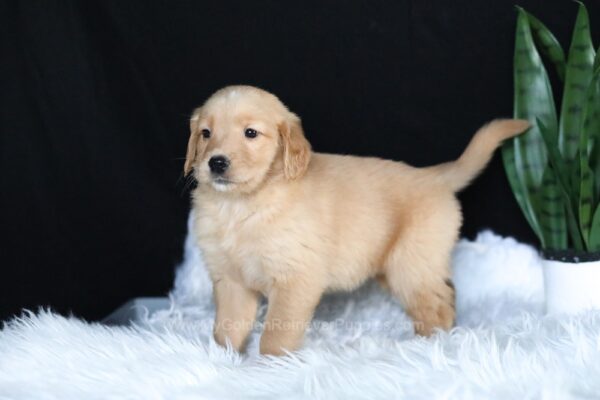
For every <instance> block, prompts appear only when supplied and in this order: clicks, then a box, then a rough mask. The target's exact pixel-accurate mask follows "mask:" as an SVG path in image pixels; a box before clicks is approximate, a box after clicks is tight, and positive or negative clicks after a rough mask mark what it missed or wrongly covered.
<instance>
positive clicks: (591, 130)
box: [582, 53, 600, 199]
mask: <svg viewBox="0 0 600 400" xmlns="http://www.w3.org/2000/svg"><path fill="white" fill-rule="evenodd" d="M599 54H600V53H599ZM596 58H597V59H598V58H600V57H599V56H596ZM582 135H585V136H586V137H587V138H588V146H587V148H588V150H589V158H590V160H589V165H590V166H591V168H592V170H593V172H594V195H595V198H596V199H600V67H598V68H597V69H596V70H595V72H594V75H593V77H592V82H591V83H590V87H589V88H588V93H587V100H586V107H585V116H584V119H583V129H582Z"/></svg>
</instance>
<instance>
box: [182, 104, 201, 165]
mask: <svg viewBox="0 0 600 400" xmlns="http://www.w3.org/2000/svg"><path fill="white" fill-rule="evenodd" d="M199 119H200V108H197V109H195V110H194V113H193V114H192V117H191V118H190V138H189V140H188V145H187V152H186V154H185V164H184V166H183V175H184V176H187V175H188V174H189V173H190V172H191V171H192V165H193V164H194V162H195V161H196V157H197V156H198V139H199V138H200V129H199V128H198V120H199Z"/></svg>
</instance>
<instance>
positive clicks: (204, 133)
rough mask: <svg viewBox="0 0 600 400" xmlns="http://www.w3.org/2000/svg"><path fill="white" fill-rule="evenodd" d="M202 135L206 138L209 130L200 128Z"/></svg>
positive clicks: (208, 135)
mask: <svg viewBox="0 0 600 400" xmlns="http://www.w3.org/2000/svg"><path fill="white" fill-rule="evenodd" d="M202 137H204V139H208V138H209V137H210V131H209V130H208V129H202Z"/></svg>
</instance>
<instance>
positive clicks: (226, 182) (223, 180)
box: [212, 177, 235, 185]
mask: <svg viewBox="0 0 600 400" xmlns="http://www.w3.org/2000/svg"><path fill="white" fill-rule="evenodd" d="M212 181H213V183H216V184H217V185H231V184H233V183H235V182H234V181H232V180H230V179H227V178H223V177H218V178H213V180H212Z"/></svg>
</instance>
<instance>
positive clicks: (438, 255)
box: [185, 86, 528, 354]
mask: <svg viewBox="0 0 600 400" xmlns="http://www.w3.org/2000/svg"><path fill="white" fill-rule="evenodd" d="M527 127H528V123H527V122H526V121H519V120H497V121H493V122H491V123H490V124H488V125H486V126H484V127H483V128H481V129H480V130H479V131H478V132H477V133H476V135H475V137H474V138H473V140H472V141H471V143H470V144H469V145H468V147H467V149H466V150H465V152H464V153H463V155H462V156H461V157H460V158H459V159H458V160H456V161H454V162H450V163H445V164H440V165H436V166H433V167H428V168H414V167H411V166H409V165H407V164H404V163H401V162H393V161H387V160H381V159H377V158H361V157H353V156H341V155H333V154H321V153H314V152H311V149H310V145H309V143H308V142H307V141H306V139H305V137H304V134H303V131H302V127H301V124H300V120H299V118H298V117H297V116H296V115H295V114H293V113H291V112H290V111H289V110H288V109H287V108H286V107H285V106H284V105H283V104H282V103H281V102H280V101H279V99H277V98H276V97H275V96H273V95H272V94H270V93H267V92H265V91H262V90H260V89H257V88H253V87H249V86H230V87H226V88H224V89H221V90H220V91H218V92H216V93H215V94H214V95H213V96H211V97H210V98H209V99H208V100H207V102H206V103H205V104H204V105H203V106H202V107H199V108H198V109H196V110H195V111H194V114H193V115H192V118H191V122H190V128H191V134H190V140H189V144H188V151H187V159H186V163H185V172H186V174H187V173H189V172H191V171H192V170H193V172H194V177H195V179H196V180H197V181H198V187H197V188H196V189H195V190H194V192H193V196H192V197H193V207H194V208H195V211H196V212H195V215H196V220H195V223H194V226H195V230H196V234H197V237H198V244H199V247H200V248H201V250H202V253H203V255H204V259H205V262H206V265H207V267H208V269H209V273H210V276H211V279H212V281H213V284H214V295H215V301H216V305H217V315H216V320H215V328H214V333H215V338H216V340H217V341H218V342H219V343H221V344H224V343H226V342H227V341H229V342H231V344H232V345H233V347H234V348H235V349H238V350H241V349H243V347H244V344H245V341H246V338H247V336H248V333H249V331H250V329H251V328H252V324H253V322H254V318H255V314H256V310H257V306H258V301H259V299H260V296H261V295H264V296H266V297H267V299H268V303H269V305H268V312H267V316H266V321H265V327H264V331H263V335H262V337H261V344H260V350H261V353H264V354H283V353H284V352H285V351H287V350H289V351H292V350H295V349H297V348H298V347H299V346H301V344H302V339H303V335H304V330H305V328H306V326H307V324H308V323H309V322H310V321H311V318H312V315H313V311H314V309H315V307H316V305H317V304H318V302H319V300H320V298H321V295H322V294H323V293H324V292H326V291H332V290H351V289H354V288H356V287H357V286H359V285H361V284H362V283H363V282H365V281H366V280H367V279H369V278H371V277H376V278H377V279H378V280H379V281H380V282H382V283H383V284H384V286H386V287H388V288H389V290H390V291H391V292H392V293H393V294H394V295H395V296H396V297H397V298H398V299H399V300H400V302H401V303H402V304H403V306H404V307H405V308H406V310H407V312H408V314H409V315H410V316H411V317H412V318H413V320H414V322H415V329H416V330H417V332H418V333H420V334H424V335H429V334H431V333H432V330H433V329H434V328H443V329H447V328H449V327H451V326H452V324H453V321H454V290H453V286H452V283H451V281H450V280H449V262H450V253H451V250H452V248H453V246H454V244H455V243H456V240H457V239H458V232H459V228H460V225H461V212H460V205H459V203H458V201H457V200H456V197H455V193H456V191H457V190H460V189H461V188H463V187H465V186H466V185H468V183H469V182H470V181H471V180H472V179H473V178H474V177H475V176H476V175H477V174H478V173H479V172H480V171H481V170H482V169H483V168H484V167H485V165H486V163H487V162H488V161H489V159H490V157H491V155H492V153H493V151H494V150H495V149H496V147H497V146H498V145H499V144H500V143H501V141H502V140H504V139H506V138H509V137H512V136H514V135H516V134H518V133H520V132H522V131H523V130H525V129H526V128H527ZM248 128H252V129H254V130H256V131H257V132H258V136H257V137H256V138H247V137H245V135H244V131H245V129H248ZM203 130H209V131H210V137H209V138H205V137H204V136H203V133H202V132H203ZM214 155H223V156H225V157H227V158H228V159H229V160H230V163H231V164H230V167H229V169H228V170H227V173H226V175H225V179H226V182H225V183H223V182H218V181H216V180H215V179H214V177H213V176H212V175H211V173H210V170H209V167H208V160H209V159H210V157H212V156H214Z"/></svg>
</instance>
